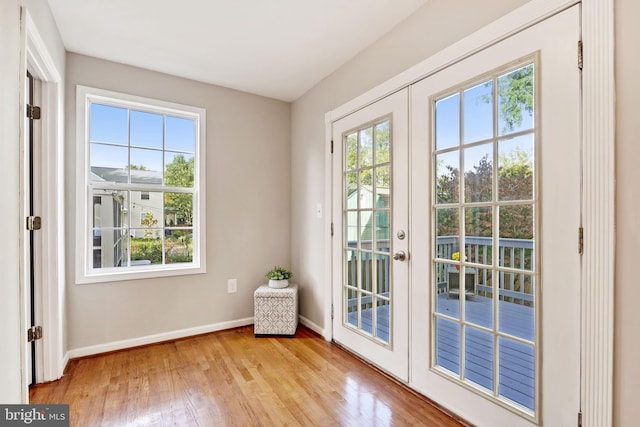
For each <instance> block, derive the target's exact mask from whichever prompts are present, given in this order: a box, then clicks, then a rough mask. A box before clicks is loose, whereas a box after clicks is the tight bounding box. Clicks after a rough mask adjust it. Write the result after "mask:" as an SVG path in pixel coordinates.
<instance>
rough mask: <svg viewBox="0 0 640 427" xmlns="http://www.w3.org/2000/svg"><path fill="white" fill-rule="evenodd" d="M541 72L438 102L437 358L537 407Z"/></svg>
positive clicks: (496, 78) (525, 72)
mask: <svg viewBox="0 0 640 427" xmlns="http://www.w3.org/2000/svg"><path fill="white" fill-rule="evenodd" d="M533 72H534V65H533V64H529V65H526V66H524V67H519V68H518V69H516V70H513V69H512V70H507V71H498V72H496V73H495V74H494V75H493V76H492V77H491V78H489V79H487V78H484V79H483V80H481V81H480V82H478V83H475V84H471V85H469V86H468V87H460V88H459V91H458V92H457V93H456V94H454V95H448V96H447V97H443V98H442V99H435V100H433V102H432V104H431V105H432V108H433V109H434V110H435V117H436V120H435V123H434V125H435V129H434V130H433V134H434V135H435V136H436V137H435V141H434V147H433V149H434V151H433V160H432V161H433V162H434V163H433V164H434V168H435V180H434V184H433V188H432V196H433V201H434V205H433V206H432V208H433V212H434V216H435V218H434V221H433V224H434V233H433V234H434V235H435V238H436V242H435V259H434V261H433V264H432V266H433V272H434V273H433V275H432V280H433V285H432V289H433V297H434V301H435V303H434V304H433V310H432V318H433V320H434V327H435V334H434V339H433V340H432V345H433V346H434V347H435V349H434V352H435V355H436V358H435V361H434V366H438V367H441V368H444V369H446V370H448V371H450V372H451V373H452V374H454V379H455V380H457V381H465V382H471V383H473V384H475V385H476V386H479V387H481V388H484V389H485V390H486V391H487V393H489V395H492V396H495V397H496V398H499V399H502V400H503V401H504V402H507V403H514V404H515V405H516V406H517V407H519V408H520V409H521V408H526V409H527V410H532V409H533V408H534V407H535V405H534V404H535V393H534V391H535V390H534V387H533V384H534V383H535V380H534V366H535V355H536V352H537V343H536V306H537V304H536V301H535V295H536V292H535V284H536V278H537V277H538V274H537V271H536V263H535V259H534V258H535V257H534V255H535V231H536V230H535V213H536V210H537V202H536V199H535V191H534V182H535V175H534V166H535V165H534V153H535V139H536V137H535V131H536V129H535V128H534V120H533V106H534V105H533V99H534V92H533V81H534V77H533ZM494 88H497V95H498V98H497V104H498V108H497V109H496V108H493V102H494V101H493V97H494ZM459 111H463V114H464V115H463V118H464V119H463V120H464V128H463V135H462V136H461V135H460V134H459V133H458V134H457V133H456V132H455V130H454V127H455V124H456V123H459V120H460V115H459ZM494 114H495V116H494ZM514 133H517V134H516V135H513V136H507V137H505V136H504V135H510V134H514ZM444 135H447V139H445V138H444ZM455 138H457V139H455ZM444 141H446V142H444ZM457 147H461V148H457ZM496 160H497V162H496ZM460 170H462V177H460ZM461 181H462V185H463V194H464V198H463V200H460V196H459V195H460V187H459V186H460V182H461ZM496 184H497V185H496ZM496 188H497V192H496V191H495V189H496ZM445 206H446V207H445ZM461 231H462V233H461ZM496 244H497V245H498V247H497V248H496V246H495V245H496ZM461 339H462V342H460V340H461ZM461 348H464V351H462V352H461V351H460V349H461ZM496 357H498V361H499V363H498V369H497V370H496V369H495V365H494V361H495V358H496ZM461 367H463V370H464V372H460V370H461Z"/></svg>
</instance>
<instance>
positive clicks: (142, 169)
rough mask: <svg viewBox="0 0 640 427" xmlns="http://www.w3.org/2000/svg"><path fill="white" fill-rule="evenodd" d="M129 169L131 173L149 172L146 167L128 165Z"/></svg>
mask: <svg viewBox="0 0 640 427" xmlns="http://www.w3.org/2000/svg"><path fill="white" fill-rule="evenodd" d="M125 169H126V168H125ZM129 169H131V170H132V171H146V170H149V169H147V167H146V166H145V165H134V164H132V165H130V166H129Z"/></svg>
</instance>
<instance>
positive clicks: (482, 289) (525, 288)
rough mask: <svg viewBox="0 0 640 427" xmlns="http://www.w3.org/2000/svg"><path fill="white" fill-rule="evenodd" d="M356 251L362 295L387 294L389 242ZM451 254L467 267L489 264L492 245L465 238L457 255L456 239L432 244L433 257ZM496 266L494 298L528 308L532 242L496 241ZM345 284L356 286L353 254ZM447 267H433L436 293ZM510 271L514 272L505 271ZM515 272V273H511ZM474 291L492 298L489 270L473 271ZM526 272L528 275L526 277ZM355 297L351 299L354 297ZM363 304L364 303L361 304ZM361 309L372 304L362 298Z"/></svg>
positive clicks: (443, 288)
mask: <svg viewBox="0 0 640 427" xmlns="http://www.w3.org/2000/svg"><path fill="white" fill-rule="evenodd" d="M348 247H349V248H353V249H356V247H357V242H356V241H349V242H348ZM360 249H362V250H363V251H362V252H360V254H361V256H360V258H361V259H360V263H361V269H360V273H359V274H361V275H362V278H361V283H362V285H361V286H362V288H361V289H363V290H365V291H368V292H372V293H377V294H383V295H384V294H388V292H389V284H390V277H389V274H390V268H389V267H390V259H391V253H390V251H389V241H388V240H379V241H377V242H376V243H375V252H374V251H373V249H374V244H373V242H371V241H361V242H360ZM454 252H464V254H466V259H467V261H468V262H469V263H474V264H476V265H479V266H481V265H487V264H491V262H490V260H491V259H492V258H491V257H492V252H493V241H492V239H491V238H490V237H473V236H465V250H464V251H460V248H459V238H458V236H441V237H438V240H437V242H436V256H437V258H440V259H446V260H450V259H451V256H452V254H453V253H454ZM497 255H498V266H499V267H503V268H504V269H505V270H500V271H498V272H497V276H498V298H499V299H500V300H501V301H506V302H511V303H515V304H521V305H527V306H531V305H533V302H534V295H535V281H534V277H533V274H532V272H533V267H532V266H533V265H534V252H533V240H527V239H512V238H501V239H499V241H498V251H497ZM346 264H347V265H346V267H347V271H346V274H347V280H348V283H352V284H357V283H358V280H357V279H358V278H357V275H358V269H357V255H356V251H354V252H352V256H351V257H350V258H349V259H348V260H347V263H346ZM374 268H375V272H376V275H375V276H376V278H377V280H376V283H373V276H374V274H373V272H374ZM450 268H452V266H451V265H447V264H446V263H438V264H436V283H437V292H438V293H442V292H447V280H448V274H447V272H448V271H449V269H450ZM509 270H514V271H509ZM515 270H517V271H515ZM476 271H477V274H476V278H477V279H476V280H477V284H476V291H477V293H478V295H480V296H486V297H492V296H493V292H494V284H493V280H494V279H493V274H492V270H491V268H481V267H478V268H476ZM527 272H529V273H527ZM354 296H355V295H354ZM365 301H366V302H365ZM354 302H355V301H354ZM361 303H363V304H364V306H363V307H362V309H366V308H371V304H372V301H371V299H370V298H365V299H363V300H362V301H361Z"/></svg>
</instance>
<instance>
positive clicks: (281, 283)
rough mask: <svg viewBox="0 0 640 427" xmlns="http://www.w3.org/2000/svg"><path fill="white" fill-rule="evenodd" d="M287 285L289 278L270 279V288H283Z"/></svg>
mask: <svg viewBox="0 0 640 427" xmlns="http://www.w3.org/2000/svg"><path fill="white" fill-rule="evenodd" d="M287 286H289V279H283V280H273V279H269V287H270V288H275V289H282V288H286V287H287Z"/></svg>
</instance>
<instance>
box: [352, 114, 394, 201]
mask: <svg viewBox="0 0 640 427" xmlns="http://www.w3.org/2000/svg"><path fill="white" fill-rule="evenodd" d="M359 133H360V145H358V132H353V133H351V134H349V135H347V136H346V137H345V144H346V162H347V163H346V170H356V169H359V172H358V174H355V173H352V174H347V184H348V186H349V189H350V190H351V191H354V190H355V188H356V186H357V184H358V175H359V178H360V185H363V186H373V183H374V181H375V183H376V185H377V186H378V187H381V188H389V186H390V183H391V177H390V176H389V173H390V170H391V168H390V167H379V168H375V169H374V168H372V167H371V166H374V165H385V164H388V163H389V161H390V159H391V156H390V150H389V147H390V133H389V121H384V122H382V123H378V124H377V125H375V126H371V127H369V128H366V129H361V130H360V131H359ZM374 173H375V176H374Z"/></svg>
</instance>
